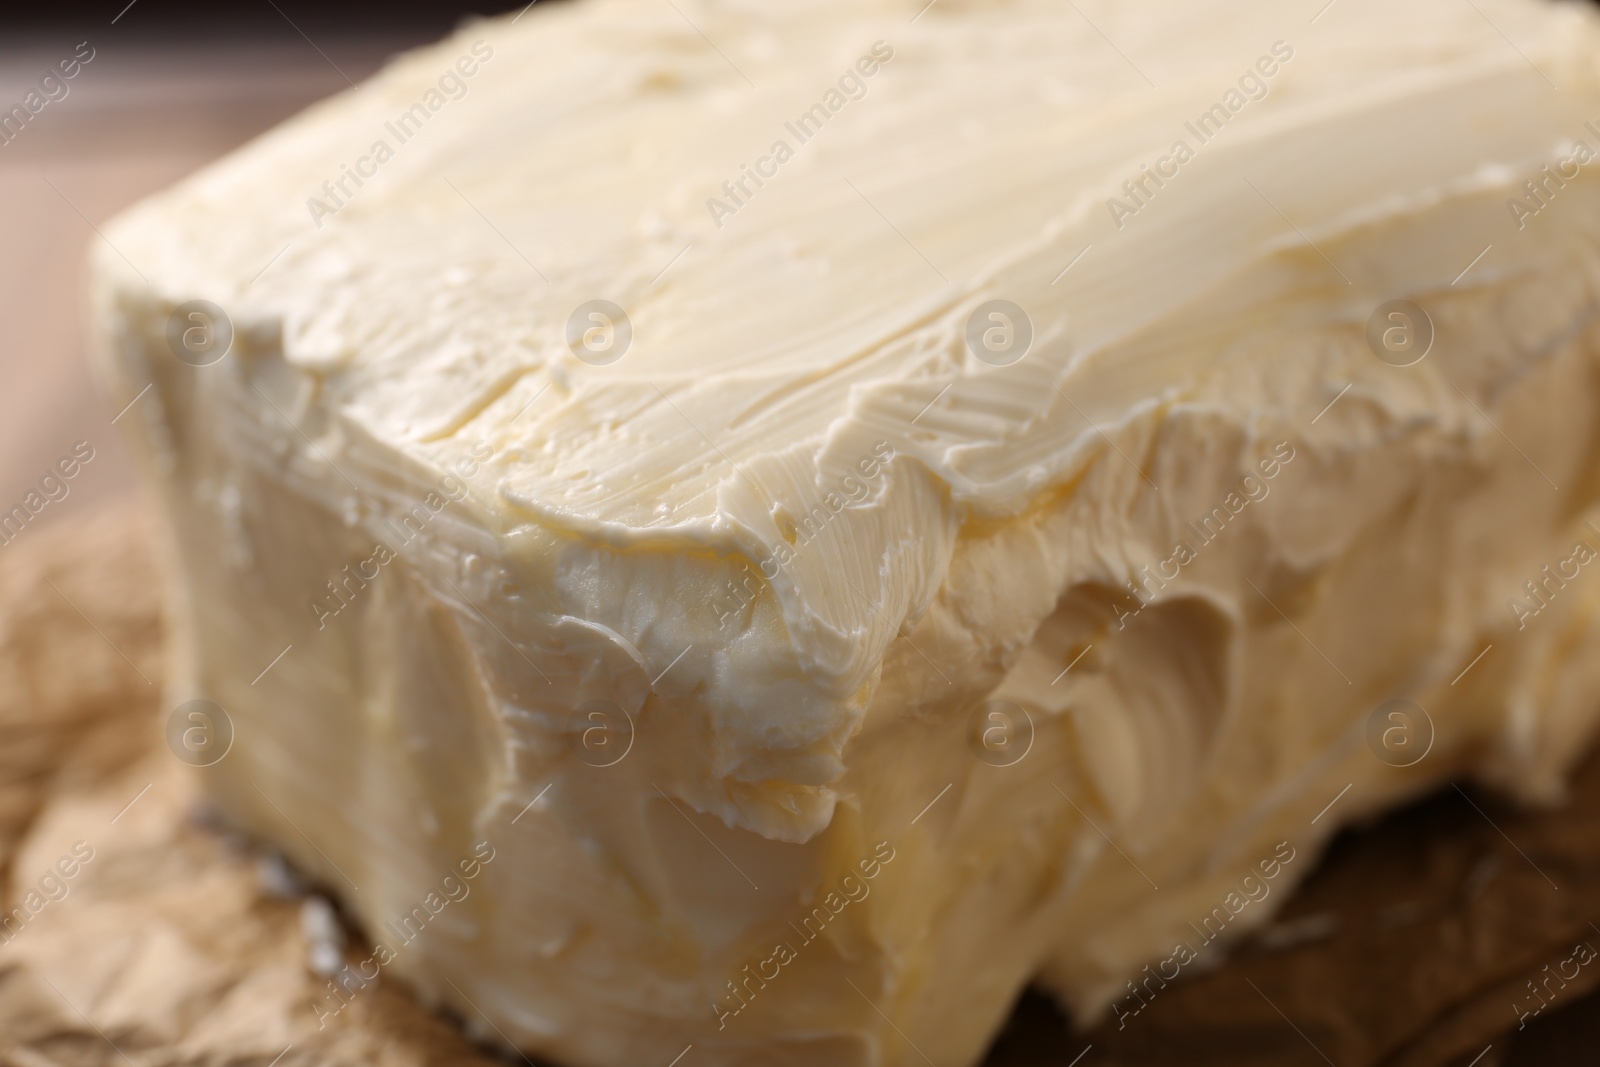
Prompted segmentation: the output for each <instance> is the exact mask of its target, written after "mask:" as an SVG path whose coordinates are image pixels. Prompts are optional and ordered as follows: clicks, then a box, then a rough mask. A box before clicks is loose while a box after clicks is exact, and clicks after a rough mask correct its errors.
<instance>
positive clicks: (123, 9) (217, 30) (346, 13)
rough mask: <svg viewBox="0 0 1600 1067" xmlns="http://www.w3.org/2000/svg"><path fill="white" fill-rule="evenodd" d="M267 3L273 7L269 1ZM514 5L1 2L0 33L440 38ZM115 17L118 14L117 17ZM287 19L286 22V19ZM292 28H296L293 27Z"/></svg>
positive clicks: (477, 0) (487, 0)
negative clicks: (476, 18)
mask: <svg viewBox="0 0 1600 1067" xmlns="http://www.w3.org/2000/svg"><path fill="white" fill-rule="evenodd" d="M274 4H275V5H276V6H274ZM522 7H523V4H520V3H505V2H503V0H440V2H437V3H417V2H405V0H399V2H396V3H378V2H374V0H363V2H360V3H340V4H318V3H306V2H305V0H270V2H269V0H226V2H223V3H216V2H210V3H208V2H206V0H136V2H135V3H134V4H133V6H132V7H131V8H130V7H129V6H128V0H93V2H90V3H76V2H75V3H71V4H64V3H51V4H21V3H11V4H5V5H0V34H12V33H34V32H52V33H53V32H55V31H58V30H59V31H70V30H73V29H75V28H81V29H83V30H85V31H91V30H92V31H102V30H104V29H105V28H107V27H111V25H112V22H111V20H112V19H117V22H116V25H115V29H116V30H117V31H119V32H121V33H124V34H126V35H128V36H129V37H141V38H142V37H146V36H147V35H150V36H161V37H168V38H171V37H181V38H190V39H204V38H207V37H212V38H228V37H235V38H237V37H245V36H248V37H252V38H259V37H262V36H265V37H283V36H288V37H297V36H299V34H300V33H301V32H303V33H304V34H306V35H307V36H309V37H311V38H312V39H313V40H315V39H316V38H317V36H318V35H319V34H323V35H348V34H355V33H370V32H379V33H383V34H385V35H387V34H391V33H394V32H396V31H404V32H406V33H410V34H415V35H417V39H418V40H419V41H426V40H432V39H433V38H436V37H441V36H443V35H444V34H445V33H446V32H448V31H449V30H451V29H452V28H454V27H455V26H456V24H457V23H459V22H460V21H461V20H462V19H464V18H468V17H470V16H473V15H496V14H499V13H501V12H504V11H517V10H520V9H521V8H522ZM119 16H120V17H119ZM291 22H292V25H291ZM295 27H298V28H299V29H298V30H296V28H295Z"/></svg>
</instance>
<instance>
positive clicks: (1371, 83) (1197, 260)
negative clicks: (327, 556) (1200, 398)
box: [99, 0, 1600, 695]
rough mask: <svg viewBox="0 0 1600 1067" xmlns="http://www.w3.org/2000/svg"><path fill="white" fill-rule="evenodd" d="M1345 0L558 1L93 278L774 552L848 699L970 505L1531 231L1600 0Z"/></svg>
mask: <svg viewBox="0 0 1600 1067" xmlns="http://www.w3.org/2000/svg"><path fill="white" fill-rule="evenodd" d="M1321 7H1322V4H1321V2H1320V0H1307V2H1304V3H1301V2H1296V3H1292V4H1284V3H1281V2H1271V3H1268V2H1225V3H1224V2H1208V3H1204V4H1172V3H1170V2H1168V0H1141V2H1130V0H1116V2H1114V3H1113V2H1111V0H1079V2H1078V3H1077V4H1076V5H1072V4H1068V5H1062V4H1060V3H1057V2H1055V0H1049V2H1038V3H1032V2H1019V3H1004V4H1001V3H995V4H978V3H964V2H961V0H936V2H934V3H933V4H932V5H930V6H928V7H927V8H926V9H923V10H921V11H920V13H919V9H922V8H923V2H922V0H903V2H894V3H889V2H871V3H862V2H856V0H852V2H850V3H815V2H806V3H798V2H789V3H782V4H772V3H768V4H760V5H756V4H745V5H740V4H710V3H699V2H689V0H675V3H664V2H662V0H582V2H580V3H571V4H551V5H548V6H546V5H539V6H538V7H535V8H533V9H532V10H529V11H527V12H525V13H523V14H522V15H521V16H520V17H518V18H503V19H500V20H497V21H491V22H483V23H476V24H472V25H469V26H467V27H465V28H464V29H463V30H462V32H461V33H460V34H459V35H458V36H456V37H455V38H453V39H451V40H448V41H446V42H444V43H442V44H440V45H437V46H435V47H431V48H428V49H424V50H422V51H419V52H416V53H412V54H410V55H408V56H406V57H404V58H402V59H400V60H398V61H397V62H395V63H393V64H392V65H390V66H389V67H388V68H387V69H385V70H384V71H383V72H382V73H381V74H379V75H377V76H375V77H373V78H372V79H370V80H369V82H368V83H367V84H366V85H364V86H362V87H361V88H360V89H359V90H357V91H352V92H349V93H345V94H342V95H341V96H339V97H337V98H335V99H333V100H330V101H328V102H326V103H324V104H322V105H319V106H317V107H315V108H313V109H311V110H310V111H308V112H307V113H306V114H304V115H302V116H300V117H299V118H297V119H295V120H294V121H292V122H290V123H288V124H287V125H285V126H284V127H282V128H280V129H278V130H276V131H274V132H272V133H270V134H268V135H267V136H265V137H263V138H261V139H260V140H258V141H256V142H255V143H253V144H251V145H250V146H248V147H247V148H245V149H243V150H241V151H239V152H238V153H235V154H234V155H232V156H231V157H229V158H227V159H226V160H224V161H222V162H221V163H219V164H217V165H215V166H213V167H211V168H209V169H208V170H206V171H204V172H202V173H201V174H199V175H197V176H195V177H194V178H192V179H190V180H189V181H187V182H185V183H184V184H183V185H181V186H179V187H178V188H176V189H174V190H173V191H171V192H169V193H167V194H164V195H162V196H160V197H158V198H155V199H154V200H151V201H149V202H147V203H146V204H144V205H142V206H141V207H139V208H137V209H136V210H134V211H133V212H131V213H130V214H128V215H126V216H125V217H124V218H123V219H121V220H120V221H119V222H118V223H117V224H116V225H115V227H114V228H112V229H111V230H109V231H108V236H109V238H110V241H111V242H112V243H113V244H114V245H115V246H116V249H117V250H118V253H120V255H119V254H113V253H112V252H110V251H107V250H102V253H101V254H100V257H99V267H100V269H101V272H102V277H103V278H106V279H109V280H110V282H111V284H112V285H114V286H117V287H120V288H123V289H125V290H132V291H137V290H142V289H143V288H144V287H145V283H144V281H143V280H141V278H140V277H139V276H138V275H136V274H135V273H134V272H133V271H132V270H131V269H130V268H129V266H128V265H127V264H126V263H125V262H124V261H123V259H122V257H123V256H125V257H126V260H127V262H128V263H131V264H133V265H134V266H136V267H137V269H138V272H139V273H140V274H142V275H143V276H144V278H147V279H148V280H149V283H150V286H151V287H152V288H153V289H154V290H155V291H156V294H157V295H158V297H160V298H162V299H166V300H169V301H170V302H172V303H174V304H176V303H178V302H180V301H183V300H187V299H191V298H195V297H204V298H207V299H210V300H213V301H215V302H216V303H218V304H219V305H221V306H222V307H224V308H226V309H227V310H228V311H229V313H230V314H231V316H232V317H233V318H234V320H235V321H236V322H238V323H239V324H240V325H241V330H255V331H257V333H260V332H262V331H264V332H265V333H266V334H268V335H270V334H272V333H273V332H275V329H276V324H279V323H281V336H282V348H283V356H284V358H285V359H286V360H287V361H288V362H289V363H290V364H291V365H293V366H294V367H297V368H300V369H302V370H303V371H304V372H305V373H306V375H308V376H309V377H310V378H311V380H313V381H315V382H317V383H318V386H319V388H318V390H317V391H316V392H315V394H314V396H312V398H311V400H310V402H309V403H310V406H311V407H314V408H316V409H318V410H319V411H320V412H321V413H323V414H325V415H330V416H332V417H331V418H326V419H317V420H313V419H309V418H308V419H307V420H305V422H303V423H302V424H303V425H308V426H310V425H314V426H315V427H320V429H314V430H313V434H314V435H315V436H317V437H318V440H319V444H321V445H322V446H323V447H324V449H325V450H326V451H327V452H328V453H329V455H330V456H333V457H337V456H338V455H340V451H339V449H340V443H341V442H342V441H345V440H348V439H351V438H353V437H357V436H364V437H368V438H370V439H371V440H374V441H376V442H378V443H379V444H380V445H382V446H384V447H387V448H392V449H394V450H396V451H398V452H400V453H403V454H405V455H406V456H408V457H410V458H411V459H413V460H415V461H417V462H419V463H422V464H424V465H429V466H435V467H437V468H438V469H439V470H441V471H442V470H444V469H445V468H446V467H447V466H448V465H449V464H450V463H451V462H452V461H453V460H455V459H457V458H459V457H463V456H466V455H468V454H469V452H470V451H471V450H472V448H473V447H474V446H475V445H477V444H480V443H482V442H488V443H489V444H490V445H491V446H492V447H493V448H494V452H495V459H494V460H493V461H492V462H491V465H490V474H491V478H490V479H489V480H488V481H487V482H482V483H480V484H485V485H489V486H491V487H492V488H490V489H488V490H486V491H484V492H483V493H481V494H480V496H479V497H478V498H475V499H476V500H477V504H478V506H479V507H480V509H481V510H482V513H483V514H484V515H485V516H486V517H487V519H488V520H489V521H491V522H492V523H495V524H498V525H499V526H500V528H501V529H502V530H505V529H509V528H511V527H513V526H515V525H516V524H518V523H528V522H532V523H536V524H539V525H540V526H543V527H544V528H545V529H547V530H549V531H553V532H554V533H556V534H557V535H563V536H574V537H579V538H588V539H598V540H603V541H607V542H611V543H614V544H619V545H623V544H631V545H635V546H639V547H642V548H646V549H660V550H670V551H679V550H683V549H692V548H712V549H715V550H718V551H721V552H727V553H732V554H741V555H744V556H746V557H748V558H749V559H750V560H752V561H754V562H756V563H758V564H762V565H763V566H762V569H763V572H764V573H766V576H767V577H768V578H769V579H770V580H771V582H772V587H773V589H774V591H775V592H776V594H777V597H778V599H779V601H780V603H781V605H782V611H783V618H784V621H785V623H786V625H787V628H788V630H789V636H790V639H791V640H792V642H793V643H794V646H795V647H796V649H797V650H799V652H800V653H801V660H802V662H803V663H804V665H805V669H806V672H807V674H808V676H809V677H810V678H811V679H812V680H813V681H815V682H817V683H818V684H819V685H821V686H822V687H823V688H824V689H826V690H828V691H830V692H832V693H834V694H836V695H840V694H848V693H850V692H852V691H854V690H856V689H858V688H859V687H860V686H861V685H862V684H863V683H864V682H865V681H866V680H867V679H868V678H869V676H870V675H871V672H872V671H873V669H874V668H875V666H876V665H877V664H878V663H880V662H881V661H882V657H883V653H884V650H885V649H886V648H887V646H888V645H889V643H890V642H891V641H892V640H893V639H894V637H895V634H896V632H897V630H898V629H899V628H900V627H901V625H902V624H903V623H904V622H905V621H906V620H907V619H909V618H915V617H917V616H918V615H919V614H920V613H921V612H922V611H923V610H924V609H925V608H926V607H927V605H928V604H929V602H930V600H931V598H932V597H933V596H934V595H935V593H936V592H937V591H938V589H939V588H940V585H941V583H942V582H943V581H944V578H945V570H946V565H947V562H948V560H949V557H950V553H951V551H952V546H953V544H954V542H955V540H956V538H957V536H958V531H959V530H960V529H961V528H962V527H963V525H964V524H966V523H968V522H970V521H972V520H974V519H981V520H1003V519H1005V518H1007V517H1009V516H1015V515H1018V514H1020V513H1021V512H1023V511H1024V510H1025V509H1027V508H1029V507H1030V506H1032V505H1033V504H1035V503H1036V502H1038V501H1039V500H1040V499H1041V498H1042V495H1043V494H1045V493H1047V492H1048V491H1051V490H1053V489H1056V488H1058V487H1061V486H1064V485H1067V484H1068V483H1070V482H1071V481H1072V480H1073V479H1074V478H1075V477H1076V476H1077V475H1078V474H1080V473H1081V472H1082V471H1083V469H1084V468H1085V466H1086V465H1087V464H1089V463H1091V462H1097V461H1104V462H1122V459H1120V458H1118V457H1117V456H1116V455H1115V454H1113V453H1111V452H1110V451H1109V449H1108V446H1107V440H1106V438H1105V437H1104V436H1102V434H1101V433H1100V432H1099V431H1108V432H1110V431H1113V430H1114V428H1115V427H1116V426H1117V425H1118V424H1119V423H1121V422H1122V421H1123V420H1125V419H1127V418H1129V417H1130V416H1133V415H1135V414H1137V413H1139V412H1141V411H1143V412H1148V411H1149V410H1151V409H1152V408H1161V407H1163V406H1169V405H1172V404H1175V403H1179V402H1182V401H1183V400H1184V399H1185V398H1186V397H1187V396H1189V395H1190V394H1191V393H1192V392H1193V390H1194V387H1195V383H1196V382H1197V381H1198V380H1199V379H1200V378H1201V377H1203V376H1204V375H1205V374H1206V373H1207V371H1208V370H1209V369H1210V368H1212V367H1214V366H1216V365H1217V363H1218V361H1222V360H1226V359H1227V358H1228V354H1229V352H1230V350H1231V348H1232V347H1233V345H1234V343H1235V342H1236V341H1237V339H1238V338H1239V337H1241V336H1243V335H1247V334H1250V333H1252V332H1257V331H1264V330H1283V329H1293V328H1302V327H1303V328H1306V329H1310V328H1320V327H1326V326H1329V325H1331V324H1343V325H1344V326H1347V327H1348V328H1349V329H1350V330H1353V331H1358V332H1359V331H1360V330H1361V329H1362V328H1363V327H1364V324H1365V321H1366V319H1367V316H1368V315H1369V314H1370V312H1371V310H1372V308H1373V307H1374V306H1376V305H1377V304H1378V303H1379V302H1381V301H1382V300H1385V299H1390V298H1395V297H1405V296H1411V295H1416V294H1422V293H1426V292H1428V291H1432V290H1438V289H1443V288H1445V287H1448V286H1449V284H1450V282H1451V280H1452V278H1453V277H1454V276H1455V275H1457V274H1458V272H1460V270H1461V268H1462V266H1463V265H1464V264H1466V263H1467V262H1468V261H1469V260H1471V259H1472V258H1473V256H1474V255H1476V254H1477V253H1478V252H1479V251H1480V250H1481V249H1483V247H1484V246H1485V245H1486V244H1489V243H1491V242H1498V243H1499V244H1500V251H1499V252H1498V253H1497V254H1496V255H1495V256H1494V257H1493V258H1490V259H1488V260H1486V261H1484V262H1483V263H1482V264H1481V265H1480V266H1479V267H1477V268H1475V270H1476V277H1472V278H1470V279H1469V280H1468V281H1466V282H1465V283H1464V285H1466V286H1471V285H1472V284H1477V283H1482V282H1485V281H1489V280H1492V279H1495V278H1504V277H1506V276H1507V275H1508V274H1510V273H1514V272H1515V271H1517V270H1518V267H1519V263H1525V262H1529V261H1530V257H1532V256H1533V255H1534V254H1535V253H1536V252H1537V249H1538V244H1539V239H1538V238H1534V237H1529V236H1528V235H1527V234H1519V233H1518V232H1517V229H1516V226H1515V225H1514V222H1513V220H1512V219H1510V218H1509V217H1508V215H1507V212H1506V209H1505V207H1504V205H1503V203H1502V201H1503V199H1504V196H1509V195H1511V194H1512V193H1514V192H1515V190H1516V188H1517V187H1518V186H1520V185H1521V183H1522V182H1523V181H1525V180H1527V178H1529V177H1530V176H1532V175H1533V174H1535V173H1536V172H1537V171H1538V168H1539V166H1540V165H1541V164H1543V163H1545V162H1552V161H1555V160H1557V159H1560V158H1564V155H1565V149H1564V145H1565V144H1566V143H1568V142H1570V141H1571V140H1572V139H1573V138H1576V137H1580V136H1583V135H1584V132H1585V131H1584V129H1583V125H1582V124H1583V122H1584V121H1585V120H1586V119H1591V118H1592V119H1596V120H1600V92H1597V82H1596V77H1595V69H1594V63H1593V60H1592V58H1591V57H1593V56H1594V55H1596V54H1600V52H1597V49H1600V33H1597V32H1596V24H1595V20H1594V19H1593V18H1592V17H1591V16H1590V15H1589V13H1588V12H1586V11H1582V10H1580V9H1578V8H1576V7H1572V6H1552V5H1547V4H1544V3H1534V2H1532V0H1526V2H1522V0H1517V2H1510V0H1478V2H1477V3H1476V4H1463V3H1459V2H1457V0H1410V2H1408V3H1405V4H1395V3H1392V2H1389V0H1384V2H1377V0H1338V2H1337V3H1336V4H1334V5H1332V6H1331V7H1329V8H1327V9H1325V10H1321V11H1320V14H1319V8H1321ZM1313 19H1315V21H1313ZM1513 43H1514V44H1513ZM469 72H470V73H469ZM1552 82H1553V83H1554V84H1555V85H1558V86H1560V89H1559V91H1558V90H1557V89H1555V88H1553V87H1552V84H1551V83H1552ZM814 105H815V106H816V107H815V108H814V109H813V106H814ZM808 114H809V115H810V120H809V124H807V125H801V124H800V121H799V120H800V119H801V117H802V116H804V115H808ZM1208 114H1209V115H1210V116H1211V124H1210V125H1208V126H1201V125H1198V120H1200V118H1201V117H1202V116H1205V115H1208ZM404 116H409V118H403V117H404ZM824 118H825V121H824ZM1179 142H1182V143H1183V144H1184V146H1185V150H1183V151H1179V150H1178V148H1177V145H1178V143H1179ZM780 145H781V146H782V147H781V148H780V147H779V146H780ZM380 146H381V147H380ZM1191 157H1192V158H1191ZM1142 168H1149V169H1150V170H1151V171H1154V172H1156V173H1158V174H1164V175H1165V176H1164V178H1163V182H1164V184H1162V185H1159V186H1158V185H1157V184H1156V183H1155V181H1154V179H1145V180H1144V182H1143V185H1142V188H1139V189H1138V195H1137V196H1135V195H1133V194H1132V193H1130V192H1129V187H1128V186H1125V184H1124V183H1125V182H1129V181H1131V180H1135V179H1140V178H1141V176H1142V175H1143V173H1144V171H1143V170H1142ZM749 170H755V171H756V172H757V173H758V175H762V176H763V177H762V178H761V182H762V184H759V185H758V184H757V183H756V181H755V179H753V178H750V177H747V176H746V175H747V173H748V172H749ZM352 171H354V172H356V173H357V174H364V175H365V176H364V177H362V179H361V182H362V184H360V185H357V184H356V182H355V179H353V178H349V177H346V175H347V174H348V173H350V172H352ZM341 179H342V185H341ZM1502 187H1503V190H1504V192H1503V195H1502V194H1501V193H1498V192H1494V191H1495V190H1497V189H1500V188H1502ZM1485 190H1489V191H1491V192H1492V193H1493V195H1489V196H1485V195H1484V192H1485ZM1113 198H1117V200H1116V201H1113ZM1119 204H1120V206H1119ZM285 246H287V247H285ZM1312 246H1315V247H1312ZM280 252H281V254H279V253H280ZM1324 254H1326V256H1327V258H1324ZM275 256H277V258H276V259H274V257H275ZM1330 260H1332V262H1330ZM269 264H270V265H269ZM597 299H603V300H608V301H611V302H613V303H615V304H617V305H620V306H621V307H622V308H624V309H625V311H626V314H627V316H628V318H629V321H630V322H631V330H632V339H631V344H630V345H629V347H628V348H627V350H626V352H625V353H623V354H622V356H621V358H619V359H617V360H616V361H615V362H611V363H609V364H607V365H594V364H593V363H591V362H585V361H584V360H580V359H579V358H578V357H577V356H576V355H575V354H574V352H573V351H572V349H571V347H570V346H569V344H568V341H567V338H566V327H567V322H568V320H569V317H571V316H572V314H573V312H574V311H575V309H578V308H579V306H580V305H583V304H585V303H586V302H588V301H591V300H597ZM993 299H1003V300H1008V301H1011V302H1012V303H1014V304H1016V305H1018V306H1020V307H1021V308H1023V309H1024V310H1025V311H1026V313H1027V315H1028V318H1029V320H1030V321H1031V328H1032V333H1033V341H1032V345H1031V349H1030V350H1029V351H1028V352H1027V354H1026V356H1025V357H1024V358H1022V359H1021V360H1020V361H1018V362H1015V363H1012V364H1010V365H1004V366H1002V365H995V364H993V363H990V362H985V361H983V360H980V359H978V358H976V357H975V356H974V354H973V353H972V351H971V350H970V349H969V347H968V345H967V343H966V341H965V340H964V336H963V333H964V330H965V328H966V325H967V323H968V320H969V318H970V317H971V316H972V313H973V311H974V309H975V308H976V307H977V306H978V305H980V304H982V303H984V302H985V301H989V300H993ZM592 339H594V340H599V341H602V342H603V338H592ZM1208 402H1216V401H1215V400H1214V399H1213V400H1210V401H1208ZM1226 402H1227V403H1231V404H1234V405H1236V406H1238V407H1240V408H1249V407H1251V406H1252V405H1253V404H1255V403H1257V398H1254V397H1252V396H1250V395H1236V396H1233V397H1230V398H1228V400H1227V401H1226ZM891 456H892V457H894V458H893V459H892V461H891V460H890V459H889V457H891ZM335 461H337V460H335Z"/></svg>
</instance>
